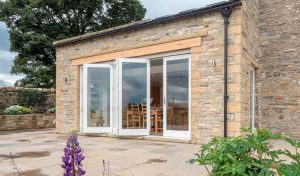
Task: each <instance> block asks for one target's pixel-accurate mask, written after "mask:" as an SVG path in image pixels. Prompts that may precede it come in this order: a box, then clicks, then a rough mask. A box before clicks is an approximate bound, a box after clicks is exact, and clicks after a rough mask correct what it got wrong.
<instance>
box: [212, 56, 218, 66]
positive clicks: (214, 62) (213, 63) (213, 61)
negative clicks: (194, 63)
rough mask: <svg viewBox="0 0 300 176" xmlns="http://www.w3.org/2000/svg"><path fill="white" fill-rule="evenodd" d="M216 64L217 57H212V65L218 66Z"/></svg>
mask: <svg viewBox="0 0 300 176" xmlns="http://www.w3.org/2000/svg"><path fill="white" fill-rule="evenodd" d="M216 64H217V63H216V59H215V58H213V59H212V62H211V65H212V66H213V67H215V66H216Z"/></svg>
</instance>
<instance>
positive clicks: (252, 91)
mask: <svg viewBox="0 0 300 176" xmlns="http://www.w3.org/2000/svg"><path fill="white" fill-rule="evenodd" d="M254 128H255V70H254V68H251V70H250V129H251V131H253V129H254Z"/></svg>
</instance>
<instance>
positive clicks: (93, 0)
mask: <svg viewBox="0 0 300 176" xmlns="http://www.w3.org/2000/svg"><path fill="white" fill-rule="evenodd" d="M145 13H146V9H145V8H144V7H143V5H142V4H141V3H140V2H139V0H6V1H0V21H4V22H5V23H6V24H7V26H8V27H9V28H10V31H9V34H10V42H11V44H10V50H11V51H14V52H17V53H18V55H17V56H16V58H15V59H14V62H13V66H12V69H11V73H12V74H20V73H23V74H25V75H26V77H25V78H23V79H21V80H19V81H18V82H17V83H16V84H17V85H18V86H24V87H48V88H49V87H54V86H55V50H54V48H53V45H52V44H53V42H54V41H56V40H61V39H65V38H69V37H73V36H77V35H82V34H85V33H88V32H93V31H97V30H102V29H106V28H110V27H114V26H118V25H122V24H126V23H130V22H134V21H139V20H142V19H143V18H144V16H145Z"/></svg>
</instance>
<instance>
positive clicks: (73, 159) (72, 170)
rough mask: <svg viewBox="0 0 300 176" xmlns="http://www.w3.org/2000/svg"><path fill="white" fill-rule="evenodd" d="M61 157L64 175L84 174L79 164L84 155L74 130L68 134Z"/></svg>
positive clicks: (80, 175) (76, 175)
mask: <svg viewBox="0 0 300 176" xmlns="http://www.w3.org/2000/svg"><path fill="white" fill-rule="evenodd" d="M61 159H62V162H63V164H62V165H61V167H62V168H63V169H64V176H82V175H84V174H85V171H84V170H83V169H82V164H81V162H82V160H84V156H83V153H82V150H81V148H80V146H79V142H78V141H77V134H76V133H75V132H72V133H71V134H70V135H69V137H68V140H67V142H66V147H65V148H64V155H63V156H62V157H61Z"/></svg>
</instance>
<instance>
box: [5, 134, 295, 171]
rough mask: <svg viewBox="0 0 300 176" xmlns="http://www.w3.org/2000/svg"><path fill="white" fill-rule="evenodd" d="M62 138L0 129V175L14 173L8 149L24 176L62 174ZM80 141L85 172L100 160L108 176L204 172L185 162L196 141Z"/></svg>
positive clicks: (95, 168)
mask: <svg viewBox="0 0 300 176" xmlns="http://www.w3.org/2000/svg"><path fill="white" fill-rule="evenodd" d="M65 141H66V136H65V135H59V134H56V133H55V130H45V131H29V132H0V176H11V175H13V174H12V172H13V169H12V166H11V164H10V157H9V156H10V155H9V154H10V152H11V153H12V154H13V156H14V161H15V163H16V164H17V166H18V168H20V169H21V172H22V175H23V176H56V175H57V176H58V175H59V176H61V175H63V174H62V169H61V167H60V165H61V156H62V154H63V148H64V146H65ZM79 142H80V146H81V147H82V149H83V150H84V155H85V156H86V159H85V160H84V161H83V166H84V169H85V170H86V172H87V173H86V176H94V175H95V176H103V174H102V172H103V168H104V167H103V160H104V161H106V163H107V162H109V164H108V165H109V175H110V176H196V175H197V176H206V175H207V173H206V171H205V169H204V168H203V167H200V166H197V165H190V164H187V163H186V161H187V160H189V159H191V158H193V157H194V153H196V152H197V151H198V149H199V145H194V144H184V143H174V142H160V141H149V140H135V139H124V138H108V137H90V136H79ZM272 147H273V149H279V148H280V149H288V150H290V151H291V152H294V149H293V148H292V147H289V146H288V145H287V144H286V143H285V142H284V141H274V142H273V145H272ZM284 159H287V158H284ZM106 168H107V167H106ZM106 171H107V169H106ZM105 176H107V175H105Z"/></svg>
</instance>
